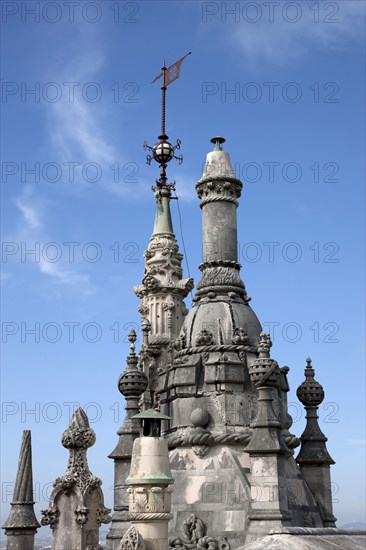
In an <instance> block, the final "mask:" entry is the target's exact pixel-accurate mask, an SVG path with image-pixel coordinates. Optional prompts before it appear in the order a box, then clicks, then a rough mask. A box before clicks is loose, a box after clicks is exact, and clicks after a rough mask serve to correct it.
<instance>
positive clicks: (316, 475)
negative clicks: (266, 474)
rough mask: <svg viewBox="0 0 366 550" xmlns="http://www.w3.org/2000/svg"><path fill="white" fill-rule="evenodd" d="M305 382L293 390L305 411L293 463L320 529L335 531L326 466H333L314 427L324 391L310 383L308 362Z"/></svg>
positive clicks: (311, 374)
mask: <svg viewBox="0 0 366 550" xmlns="http://www.w3.org/2000/svg"><path fill="white" fill-rule="evenodd" d="M306 362H307V366H306V368H305V378H306V380H305V382H303V383H302V384H301V385H300V386H299V387H298V389H297V392H296V394H297V397H298V398H299V400H300V401H301V403H302V404H303V405H304V406H305V409H306V427H305V431H304V433H303V434H302V436H301V437H300V441H301V449H300V452H299V454H298V455H297V458H296V462H297V463H298V464H299V466H300V469H301V473H302V474H303V476H304V478H305V481H306V483H307V484H308V486H309V489H310V491H311V492H312V494H313V496H314V498H315V500H316V503H317V505H318V507H319V510H320V514H321V517H322V520H323V524H324V527H336V524H335V522H336V520H337V518H335V517H334V515H333V505H332V490H331V478H330V466H331V464H335V462H334V460H333V459H332V457H331V456H330V454H329V453H328V450H327V447H326V442H327V441H328V439H327V438H326V437H325V435H324V434H323V432H322V431H321V429H320V427H319V424H318V407H319V405H320V404H321V403H322V402H323V399H324V390H323V387H322V386H321V384H319V382H317V381H316V380H315V379H314V375H315V371H314V369H313V367H312V365H311V359H310V358H308V359H307V360H306Z"/></svg>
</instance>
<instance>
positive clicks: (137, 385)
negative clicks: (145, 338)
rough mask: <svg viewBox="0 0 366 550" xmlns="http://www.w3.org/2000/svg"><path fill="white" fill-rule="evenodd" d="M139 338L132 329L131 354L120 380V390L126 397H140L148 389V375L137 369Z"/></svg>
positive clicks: (130, 334) (130, 335)
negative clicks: (136, 345) (136, 344)
mask: <svg viewBox="0 0 366 550" xmlns="http://www.w3.org/2000/svg"><path fill="white" fill-rule="evenodd" d="M136 339H137V336H136V332H135V331H134V330H133V329H132V330H131V331H130V333H129V335H128V340H129V342H130V354H129V355H128V357H127V368H126V369H125V370H124V372H123V373H122V374H121V376H120V377H119V379H118V389H119V391H120V392H121V394H122V395H123V396H124V397H126V398H127V397H140V395H142V394H143V393H144V391H145V390H146V388H147V385H148V380H147V377H146V374H145V373H144V372H143V371H142V370H140V369H139V368H137V364H138V357H137V355H136V353H135V342H136Z"/></svg>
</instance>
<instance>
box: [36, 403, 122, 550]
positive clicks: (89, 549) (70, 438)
mask: <svg viewBox="0 0 366 550" xmlns="http://www.w3.org/2000/svg"><path fill="white" fill-rule="evenodd" d="M94 443H95V433H94V431H93V430H92V429H91V428H90V426H89V421H88V417H87V415H86V414H85V412H84V411H83V409H82V408H81V407H79V408H78V409H77V410H76V411H75V412H74V414H73V416H72V418H71V420H70V424H69V427H68V429H67V430H66V431H65V432H64V433H63V435H62V444H63V446H64V447H66V448H67V449H69V451H70V457H69V463H68V466H67V470H66V471H65V473H64V475H63V476H61V477H58V478H57V479H56V481H55V483H54V489H53V491H52V494H51V497H50V503H49V507H48V509H47V510H42V515H43V518H42V521H41V523H42V525H49V526H50V527H51V529H52V550H65V549H66V548H67V549H71V548H72V550H100V545H99V527H100V525H101V524H102V523H109V522H110V521H111V518H110V516H109V515H108V514H109V512H110V510H109V509H108V508H106V507H105V506H104V497H103V492H102V489H101V487H100V486H101V484H102V482H101V480H100V479H99V478H98V477H96V476H94V475H93V474H92V473H91V471H90V470H89V467H88V462H87V457H86V451H87V449H88V448H89V447H91V446H92V445H94Z"/></svg>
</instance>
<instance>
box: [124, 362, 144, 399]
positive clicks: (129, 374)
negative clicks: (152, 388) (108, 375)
mask: <svg viewBox="0 0 366 550" xmlns="http://www.w3.org/2000/svg"><path fill="white" fill-rule="evenodd" d="M147 385H148V381H147V377H146V375H145V373H144V372H142V371H141V370H140V369H138V368H127V369H126V370H125V371H124V372H123V373H122V374H121V376H120V377H119V379H118V389H119V391H120V392H121V394H122V395H123V396H124V397H134V396H136V397H139V396H140V395H142V394H143V393H144V391H146V389H147Z"/></svg>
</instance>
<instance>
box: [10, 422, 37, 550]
mask: <svg viewBox="0 0 366 550" xmlns="http://www.w3.org/2000/svg"><path fill="white" fill-rule="evenodd" d="M33 505H34V500H33V474H32V444H31V432H30V430H24V431H23V440H22V446H21V448H20V453H19V463H18V472H17V478H16V482H15V487H14V496H13V502H11V511H10V515H9V517H8V519H7V520H6V522H5V523H4V525H3V527H2V528H3V529H5V534H6V536H7V538H8V540H7V547H6V548H7V550H33V548H34V535H35V534H36V533H37V529H38V527H40V524H39V523H38V521H37V519H36V516H35V514H34V508H33Z"/></svg>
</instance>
